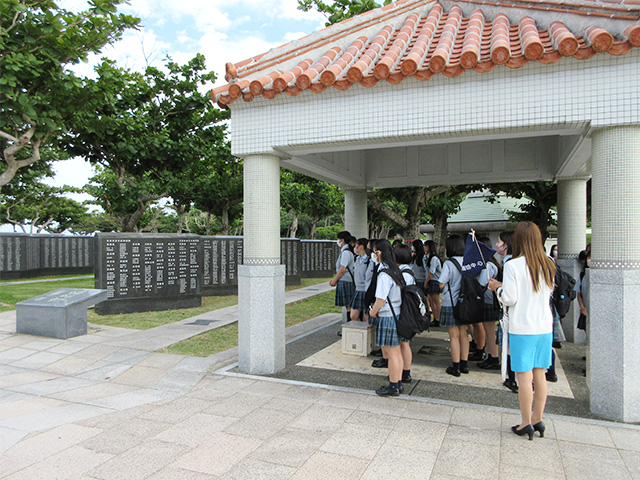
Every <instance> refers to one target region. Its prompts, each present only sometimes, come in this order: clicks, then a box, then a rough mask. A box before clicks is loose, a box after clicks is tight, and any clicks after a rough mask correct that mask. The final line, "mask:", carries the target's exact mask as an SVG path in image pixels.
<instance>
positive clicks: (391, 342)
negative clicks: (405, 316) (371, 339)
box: [370, 317, 409, 347]
mask: <svg viewBox="0 0 640 480" xmlns="http://www.w3.org/2000/svg"><path fill="white" fill-rule="evenodd" d="M370 320H373V322H372V324H373V325H374V326H375V328H376V345H378V346H380V347H397V346H399V345H400V342H408V341H409V339H408V338H404V337H401V336H400V335H398V330H396V320H395V318H393V317H377V318H372V319H370Z"/></svg>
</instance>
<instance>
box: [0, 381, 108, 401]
mask: <svg viewBox="0 0 640 480" xmlns="http://www.w3.org/2000/svg"><path fill="white" fill-rule="evenodd" d="M96 383H97V382H96V381H94V380H86V379H83V378H74V377H59V378H52V379H51V380H45V381H44V382H34V383H28V384H26V385H18V386H14V387H8V388H9V389H10V390H13V391H14V392H21V393H27V394H30V395H36V396H42V395H50V394H52V393H58V392H64V391H67V390H73V389H76V388H82V387H88V386H91V385H95V384H96Z"/></svg>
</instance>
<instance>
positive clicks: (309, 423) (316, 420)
mask: <svg viewBox="0 0 640 480" xmlns="http://www.w3.org/2000/svg"><path fill="white" fill-rule="evenodd" d="M352 413H353V410H349V409H346V408H338V407H329V406H324V405H312V406H311V407H309V408H308V409H306V410H305V411H304V412H303V413H302V414H301V415H298V417H297V418H296V419H295V420H294V421H293V422H291V423H290V424H289V427H291V428H297V429H300V430H311V431H315V432H333V431H335V430H337V429H338V428H340V426H341V425H342V424H343V423H344V422H345V421H346V420H347V418H349V416H350V415H351V414H352Z"/></svg>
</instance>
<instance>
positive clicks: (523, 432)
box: [511, 424, 534, 440]
mask: <svg viewBox="0 0 640 480" xmlns="http://www.w3.org/2000/svg"><path fill="white" fill-rule="evenodd" d="M511 431H512V432H513V433H515V434H516V435H520V436H522V435H528V436H529V440H533V432H534V430H533V425H531V424H529V425H527V426H525V427H522V428H521V429H520V430H518V425H514V426H513V427H511Z"/></svg>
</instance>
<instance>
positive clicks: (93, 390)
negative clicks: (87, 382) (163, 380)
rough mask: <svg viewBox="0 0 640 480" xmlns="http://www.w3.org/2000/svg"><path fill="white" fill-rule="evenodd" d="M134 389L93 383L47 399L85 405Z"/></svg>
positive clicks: (52, 395) (52, 394) (125, 386)
mask: <svg viewBox="0 0 640 480" xmlns="http://www.w3.org/2000/svg"><path fill="white" fill-rule="evenodd" d="M132 390H135V387H132V386H129V385H118V384H117V383H107V382H103V383H94V384H93V385H91V386H88V387H81V388H76V389H73V390H65V391H63V392H57V393H51V394H48V395H47V397H49V398H56V399H58V400H64V401H67V402H74V403H87V402H89V401H91V400H96V399H100V398H105V397H112V396H114V395H120V394H122V393H127V392H131V391H132Z"/></svg>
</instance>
